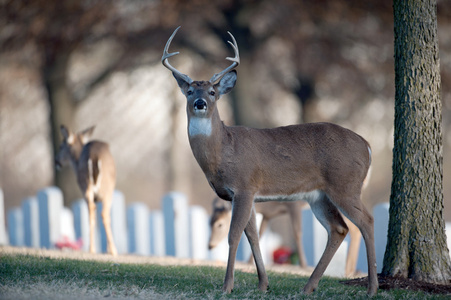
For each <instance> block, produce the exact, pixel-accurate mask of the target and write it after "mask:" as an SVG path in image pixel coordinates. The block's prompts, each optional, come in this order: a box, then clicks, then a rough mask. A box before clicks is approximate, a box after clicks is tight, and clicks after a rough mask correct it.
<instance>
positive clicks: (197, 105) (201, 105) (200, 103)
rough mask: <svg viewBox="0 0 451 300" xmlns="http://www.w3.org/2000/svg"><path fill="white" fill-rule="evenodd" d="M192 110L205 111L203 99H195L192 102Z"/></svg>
mask: <svg viewBox="0 0 451 300" xmlns="http://www.w3.org/2000/svg"><path fill="white" fill-rule="evenodd" d="M194 109H197V110H204V109H207V102H206V101H205V100H203V99H197V100H196V101H194Z"/></svg>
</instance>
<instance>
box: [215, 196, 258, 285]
mask: <svg viewBox="0 0 451 300" xmlns="http://www.w3.org/2000/svg"><path fill="white" fill-rule="evenodd" d="M252 206H253V197H252V196H251V195H249V196H240V195H235V197H234V199H233V202H232V221H231V223H230V230H229V238H228V240H229V257H228V260H227V270H226V275H225V279H224V285H223V286H222V290H223V291H224V292H225V293H230V292H232V289H233V277H234V271H235V260H236V251H237V249H238V244H239V243H240V238H241V234H242V233H243V231H244V228H245V227H246V226H247V224H248V223H249V219H250V217H251V210H252Z"/></svg>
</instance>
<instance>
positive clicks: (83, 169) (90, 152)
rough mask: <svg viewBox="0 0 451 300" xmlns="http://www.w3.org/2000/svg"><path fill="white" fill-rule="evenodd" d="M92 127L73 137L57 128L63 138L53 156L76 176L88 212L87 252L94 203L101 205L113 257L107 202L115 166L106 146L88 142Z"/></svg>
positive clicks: (63, 129) (91, 230)
mask: <svg viewBox="0 0 451 300" xmlns="http://www.w3.org/2000/svg"><path fill="white" fill-rule="evenodd" d="M93 130H94V127H91V128H88V129H86V130H84V131H82V132H79V133H77V134H73V133H72V132H71V131H70V130H69V129H67V128H66V127H65V126H61V133H62V135H63V137H64V139H63V142H62V144H61V146H60V150H59V153H58V154H57V156H56V159H55V160H56V164H57V166H62V165H64V164H67V163H69V162H70V163H72V166H73V168H74V171H75V174H76V175H77V182H78V186H79V187H80V190H81V192H82V193H83V196H84V198H85V200H86V201H87V203H88V209H89V229H90V230H89V231H90V232H89V242H90V244H89V252H91V253H95V243H94V231H95V230H94V229H95V220H96V213H95V210H96V204H95V202H102V220H103V224H104V227H105V232H106V236H107V241H108V252H109V253H110V254H112V255H114V256H115V255H117V250H116V246H115V245H114V241H113V234H112V231H111V216H110V212H111V201H112V197H113V192H114V187H115V184H116V167H115V165H114V159H113V156H112V155H111V152H110V150H109V146H108V144H106V143H104V142H101V141H91V142H88V139H89V138H90V137H91V134H92V132H93Z"/></svg>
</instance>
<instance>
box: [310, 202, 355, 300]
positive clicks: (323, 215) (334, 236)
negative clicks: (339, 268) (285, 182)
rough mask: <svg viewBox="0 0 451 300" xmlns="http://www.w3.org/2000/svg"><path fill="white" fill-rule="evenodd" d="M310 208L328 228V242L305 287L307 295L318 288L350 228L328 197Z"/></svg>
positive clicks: (314, 203) (313, 203)
mask: <svg viewBox="0 0 451 300" xmlns="http://www.w3.org/2000/svg"><path fill="white" fill-rule="evenodd" d="M310 207H311V209H312V212H313V213H314V214H315V216H316V218H317V219H318V221H319V222H320V223H321V224H322V225H323V226H324V228H326V230H327V233H328V240H327V244H326V249H325V250H324V253H323V255H322V256H321V258H320V260H319V262H318V264H317V265H316V267H315V270H313V273H312V275H311V276H310V278H309V280H308V282H307V284H306V286H305V287H304V293H305V294H310V293H312V292H313V291H314V290H315V289H316V288H317V287H318V282H319V280H320V278H321V276H322V275H323V273H324V271H325V270H326V268H327V266H328V265H329V263H330V260H331V259H332V257H333V256H334V254H335V252H336V251H337V249H338V247H339V246H340V244H341V243H342V242H343V240H344V238H345V237H346V234H347V233H348V227H347V226H346V223H345V221H344V220H343V217H342V216H341V214H340V212H339V210H338V208H337V207H336V206H335V205H334V204H333V203H332V202H331V201H330V200H329V199H328V197H327V196H326V195H324V196H323V197H322V198H319V199H318V200H316V201H314V202H312V203H311V204H310Z"/></svg>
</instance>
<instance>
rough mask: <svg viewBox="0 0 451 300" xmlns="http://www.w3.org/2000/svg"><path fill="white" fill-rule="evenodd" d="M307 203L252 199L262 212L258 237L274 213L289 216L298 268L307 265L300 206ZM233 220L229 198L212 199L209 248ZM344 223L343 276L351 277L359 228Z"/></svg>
mask: <svg viewBox="0 0 451 300" xmlns="http://www.w3.org/2000/svg"><path fill="white" fill-rule="evenodd" d="M305 204H306V203H305V202H303V201H294V202H293V201H292V202H264V203H255V212H256V213H260V214H261V215H262V216H263V219H262V222H261V224H260V230H259V234H258V236H259V237H260V238H261V236H262V235H263V233H264V232H265V230H266V227H267V225H268V222H269V221H270V220H271V219H272V218H275V217H277V216H280V215H284V214H288V215H289V216H290V221H291V226H292V228H293V232H294V239H295V242H296V252H297V254H298V257H299V266H300V267H301V268H306V267H307V260H306V258H305V253H304V246H303V243H302V229H301V226H302V221H301V220H302V219H301V215H302V207H303V206H304V205H305ZM231 220H232V204H231V203H230V202H229V201H224V200H222V199H220V198H215V199H214V200H213V212H212V215H211V218H210V229H211V233H210V239H209V241H208V248H209V249H213V248H215V247H216V246H217V245H218V244H219V243H220V242H221V241H222V240H223V239H224V238H225V237H226V236H227V234H228V233H229V227H230V221H231ZM344 220H345V222H346V225H347V226H348V228H349V235H350V239H351V241H350V243H349V247H348V253H347V256H346V266H345V276H346V277H353V276H354V275H355V274H356V266H357V259H358V254H359V247H360V238H361V237H362V235H361V234H360V231H359V229H358V228H357V227H356V226H355V225H354V224H353V223H352V222H350V221H349V220H348V219H347V218H344ZM252 259H253V256H252V255H251V256H250V258H249V263H251V262H252Z"/></svg>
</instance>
